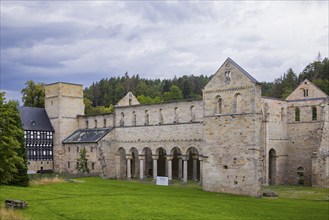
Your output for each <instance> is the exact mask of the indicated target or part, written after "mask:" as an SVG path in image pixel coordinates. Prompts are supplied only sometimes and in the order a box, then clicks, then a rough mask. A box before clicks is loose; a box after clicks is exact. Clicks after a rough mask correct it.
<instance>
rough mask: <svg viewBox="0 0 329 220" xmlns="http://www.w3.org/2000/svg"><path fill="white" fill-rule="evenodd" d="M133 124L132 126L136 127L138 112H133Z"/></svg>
mask: <svg viewBox="0 0 329 220" xmlns="http://www.w3.org/2000/svg"><path fill="white" fill-rule="evenodd" d="M131 124H132V126H136V112H135V111H133V115H132V122H131Z"/></svg>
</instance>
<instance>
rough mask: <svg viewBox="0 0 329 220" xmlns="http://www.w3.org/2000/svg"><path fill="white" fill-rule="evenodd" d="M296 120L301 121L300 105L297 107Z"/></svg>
mask: <svg viewBox="0 0 329 220" xmlns="http://www.w3.org/2000/svg"><path fill="white" fill-rule="evenodd" d="M295 121H300V110H299V108H298V107H296V108H295Z"/></svg>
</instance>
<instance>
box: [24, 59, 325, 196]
mask: <svg viewBox="0 0 329 220" xmlns="http://www.w3.org/2000/svg"><path fill="white" fill-rule="evenodd" d="M45 89H46V97H45V112H46V114H47V116H48V118H49V119H48V120H49V122H50V124H51V126H50V127H49V126H48V127H49V132H50V133H51V137H52V140H51V141H52V142H51V143H52V147H53V149H52V152H48V151H47V152H48V156H49V155H51V157H50V158H51V159H49V158H48V159H47V160H46V159H41V157H40V159H36V158H38V157H36V158H35V159H29V169H32V170H35V171H37V170H40V168H41V167H42V169H46V170H47V169H51V170H54V171H55V172H67V173H76V172H77V170H76V164H77V158H78V157H79V151H80V150H81V149H82V148H85V149H86V150H87V154H88V163H89V164H88V166H89V169H90V172H91V173H92V174H97V175H101V176H102V177H104V178H118V179H140V180H144V178H147V177H149V178H155V177H156V176H167V177H168V179H169V180H173V179H179V180H181V181H182V182H187V181H188V180H194V181H200V184H202V187H203V189H204V190H207V191H220V192H227V193H234V194H243V195H251V196H259V195H260V188H261V186H262V185H268V184H292V185H297V184H303V185H307V186H318V187H328V186H329V97H328V95H327V94H325V93H324V92H322V91H321V90H320V89H319V88H317V87H316V86H315V85H314V84H312V82H310V81H308V80H305V81H303V82H302V83H301V84H300V85H299V86H298V87H297V88H296V89H295V90H294V91H293V92H292V93H291V94H290V95H289V96H288V97H287V98H286V99H285V100H281V99H275V98H269V97H261V85H260V83H259V82H257V81H256V80H255V79H254V78H253V77H252V76H251V75H250V74H248V73H247V72H246V71H245V70H244V69H242V68H241V67H240V66H239V65H238V64H236V63H235V62H234V61H233V60H231V59H230V58H228V59H227V60H226V61H225V62H224V63H223V65H222V66H221V67H220V68H219V69H218V71H217V72H216V73H215V75H214V76H213V78H212V79H211V80H210V82H209V83H208V84H207V85H206V86H205V88H204V89H203V99H202V100H194V101H179V102H171V103H161V104H152V105H141V104H139V102H138V100H137V99H136V98H135V96H134V95H133V94H132V93H130V92H129V93H128V94H127V95H126V96H125V97H124V98H123V99H122V100H121V101H120V102H119V103H118V104H117V105H116V107H115V112H114V113H113V114H103V115H95V116H85V115H84V104H83V86H82V85H78V84H71V83H53V84H49V85H46V88H45ZM39 110H40V109H39ZM35 117H36V118H35V119H33V120H25V121H26V122H25V123H24V125H23V126H24V127H29V129H25V130H28V131H26V132H33V126H36V127H37V126H38V118H37V117H38V116H35ZM23 121H24V120H23ZM32 121H33V122H34V125H27V124H28V123H29V122H31V123H32ZM31 127H32V128H31ZM44 129H46V130H47V128H44ZM31 130H32V131H31ZM34 132H36V133H35V134H36V135H37V134H38V133H37V132H39V131H34ZM40 132H41V131H40ZM44 132H47V131H44ZM29 134H30V133H29ZM28 137H29V135H28ZM31 137H32V136H31ZM41 147H42V146H41ZM45 152H46V151H42V150H41V151H38V150H35V149H33V148H31V149H30V155H31V156H35V155H36V154H41V155H42V154H43V153H45ZM31 158H32V157H31ZM45 158H46V157H45Z"/></svg>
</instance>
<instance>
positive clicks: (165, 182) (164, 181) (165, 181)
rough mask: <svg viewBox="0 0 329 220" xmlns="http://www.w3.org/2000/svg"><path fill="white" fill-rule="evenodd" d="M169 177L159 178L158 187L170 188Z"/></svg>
mask: <svg viewBox="0 0 329 220" xmlns="http://www.w3.org/2000/svg"><path fill="white" fill-rule="evenodd" d="M168 182H169V181H168V177H166V176H157V182H156V184H157V185H160V186H168Z"/></svg>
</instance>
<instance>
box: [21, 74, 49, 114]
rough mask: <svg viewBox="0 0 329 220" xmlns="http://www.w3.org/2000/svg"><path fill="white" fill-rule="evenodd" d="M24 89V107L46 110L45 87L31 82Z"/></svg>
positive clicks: (22, 92)
mask: <svg viewBox="0 0 329 220" xmlns="http://www.w3.org/2000/svg"><path fill="white" fill-rule="evenodd" d="M25 85H26V87H25V88H23V89H22V91H21V94H22V95H23V97H22V101H23V105H24V106H29V107H39V108H44V106H45V85H44V84H43V83H35V82H34V81H32V80H29V81H27V82H26V83H25Z"/></svg>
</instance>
